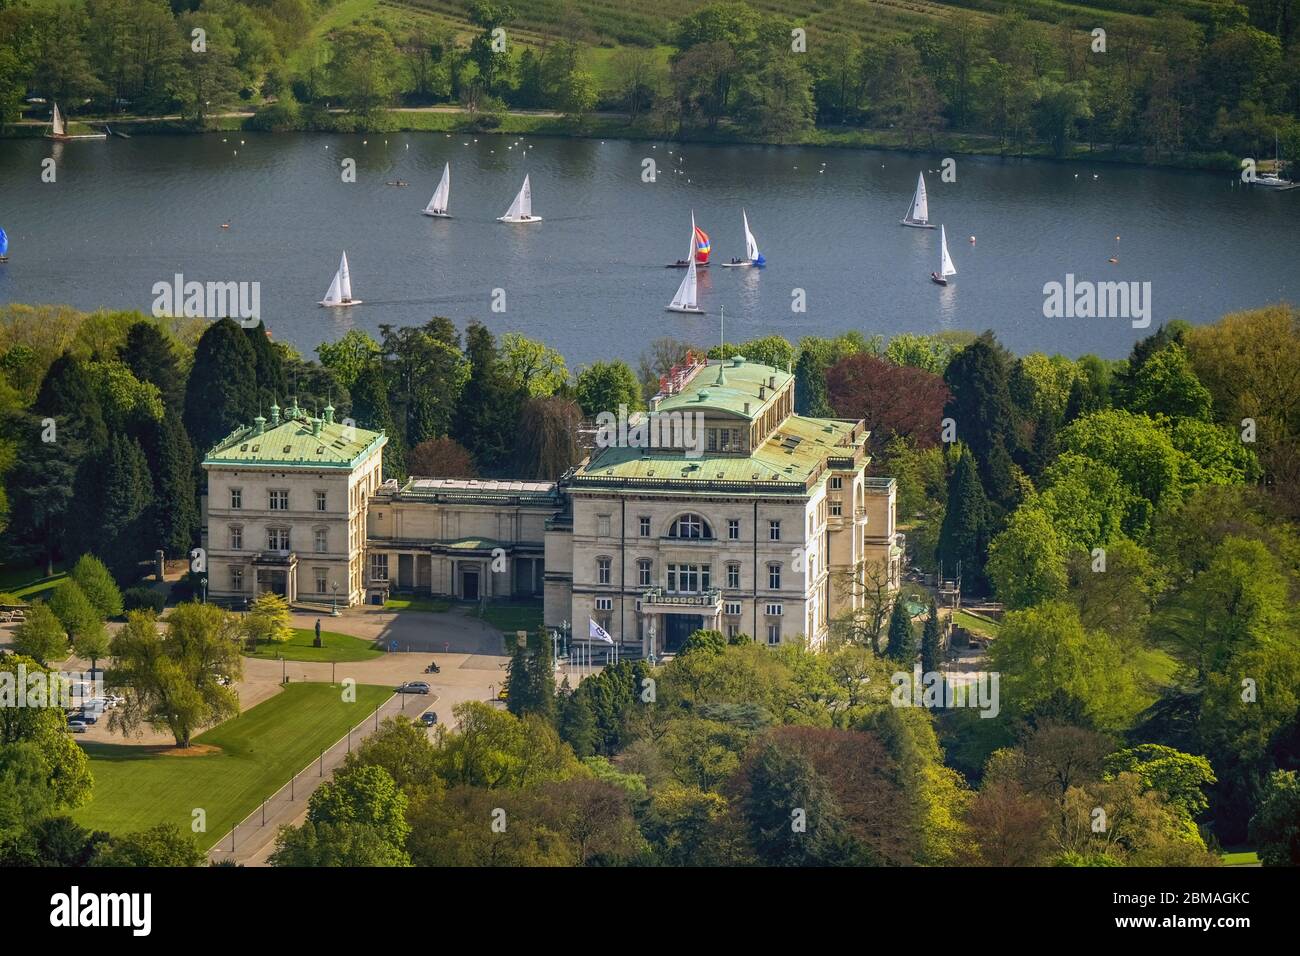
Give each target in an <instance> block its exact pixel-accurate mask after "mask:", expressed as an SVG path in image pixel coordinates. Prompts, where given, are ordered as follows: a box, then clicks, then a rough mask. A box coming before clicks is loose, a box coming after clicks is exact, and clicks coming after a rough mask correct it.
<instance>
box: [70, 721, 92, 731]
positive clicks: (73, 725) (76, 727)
mask: <svg viewBox="0 0 1300 956" xmlns="http://www.w3.org/2000/svg"><path fill="white" fill-rule="evenodd" d="M89 729H90V724H88V723H86V722H85V721H84V720H70V721H68V733H70V734H84V733H85V732H86V731H87V730H89Z"/></svg>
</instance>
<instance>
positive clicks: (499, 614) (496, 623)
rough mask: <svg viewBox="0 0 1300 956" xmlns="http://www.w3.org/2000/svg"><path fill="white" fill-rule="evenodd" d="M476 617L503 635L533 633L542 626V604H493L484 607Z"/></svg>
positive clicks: (521, 602)
mask: <svg viewBox="0 0 1300 956" xmlns="http://www.w3.org/2000/svg"><path fill="white" fill-rule="evenodd" d="M478 617H480V618H482V619H483V620H484V621H486V622H487V623H489V624H491V625H492V626H493V627H495V628H496V629H497V630H499V631H501V632H502V633H503V634H514V632H515V631H535V630H537V629H538V628H539V627H541V626H542V602H541V601H510V602H508V603H496V602H493V603H490V604H488V605H487V606H486V607H484V608H483V610H482V612H481V613H479V615H478Z"/></svg>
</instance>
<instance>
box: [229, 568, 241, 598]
mask: <svg viewBox="0 0 1300 956" xmlns="http://www.w3.org/2000/svg"><path fill="white" fill-rule="evenodd" d="M230 590H232V591H235V592H237V593H238V592H242V591H243V590H244V569H243V568H231V569H230Z"/></svg>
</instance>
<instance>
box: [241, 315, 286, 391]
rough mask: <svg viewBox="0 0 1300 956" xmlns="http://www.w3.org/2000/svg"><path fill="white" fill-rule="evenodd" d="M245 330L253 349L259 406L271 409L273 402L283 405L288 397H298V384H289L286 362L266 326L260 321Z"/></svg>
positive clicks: (244, 328)
mask: <svg viewBox="0 0 1300 956" xmlns="http://www.w3.org/2000/svg"><path fill="white" fill-rule="evenodd" d="M243 330H244V336H245V337H246V338H247V339H248V344H249V345H250V346H251V347H252V349H253V370H254V378H255V379H256V380H257V403H258V405H259V406H265V407H266V408H270V407H271V403H272V402H276V401H279V402H281V403H283V400H284V397H285V396H286V395H292V396H294V397H298V394H299V393H298V390H297V387H296V384H295V383H291V382H289V381H288V378H287V377H286V376H285V374H284V362H283V361H282V360H281V358H280V352H279V350H278V349H277V348H276V347H275V344H274V343H273V342H272V341H271V339H270V337H269V336H268V335H267V334H266V324H265V323H264V322H261V321H259V322H258V323H257V324H256V325H245V326H243Z"/></svg>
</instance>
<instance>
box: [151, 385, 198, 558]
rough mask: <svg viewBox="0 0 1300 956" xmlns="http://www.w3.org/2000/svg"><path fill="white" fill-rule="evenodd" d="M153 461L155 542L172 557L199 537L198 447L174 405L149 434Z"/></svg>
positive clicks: (179, 553) (184, 549) (153, 532)
mask: <svg viewBox="0 0 1300 956" xmlns="http://www.w3.org/2000/svg"><path fill="white" fill-rule="evenodd" d="M147 453H148V458H149V460H150V461H152V462H153V465H154V467H153V499H154V506H153V518H154V525H153V528H152V529H151V531H150V533H151V535H152V543H154V544H156V545H157V546H158V547H160V548H162V549H163V551H164V553H166V554H168V555H170V556H172V557H180V556H182V555H185V554H188V553H189V551H190V548H191V547H193V545H194V543H195V542H196V541H197V540H198V537H199V509H198V506H197V504H196V502H197V500H198V496H197V492H196V490H195V482H194V467H195V462H194V446H193V445H191V444H190V438H189V435H187V434H186V433H185V426H184V425H183V424H182V423H181V420H180V416H179V415H178V414H177V413H176V411H174V410H173V409H171V408H168V409H167V411H166V412H165V413H164V415H163V418H162V421H161V422H159V423H158V424H157V426H156V427H155V428H154V429H152V430H151V433H150V435H149V436H148V448H147Z"/></svg>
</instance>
